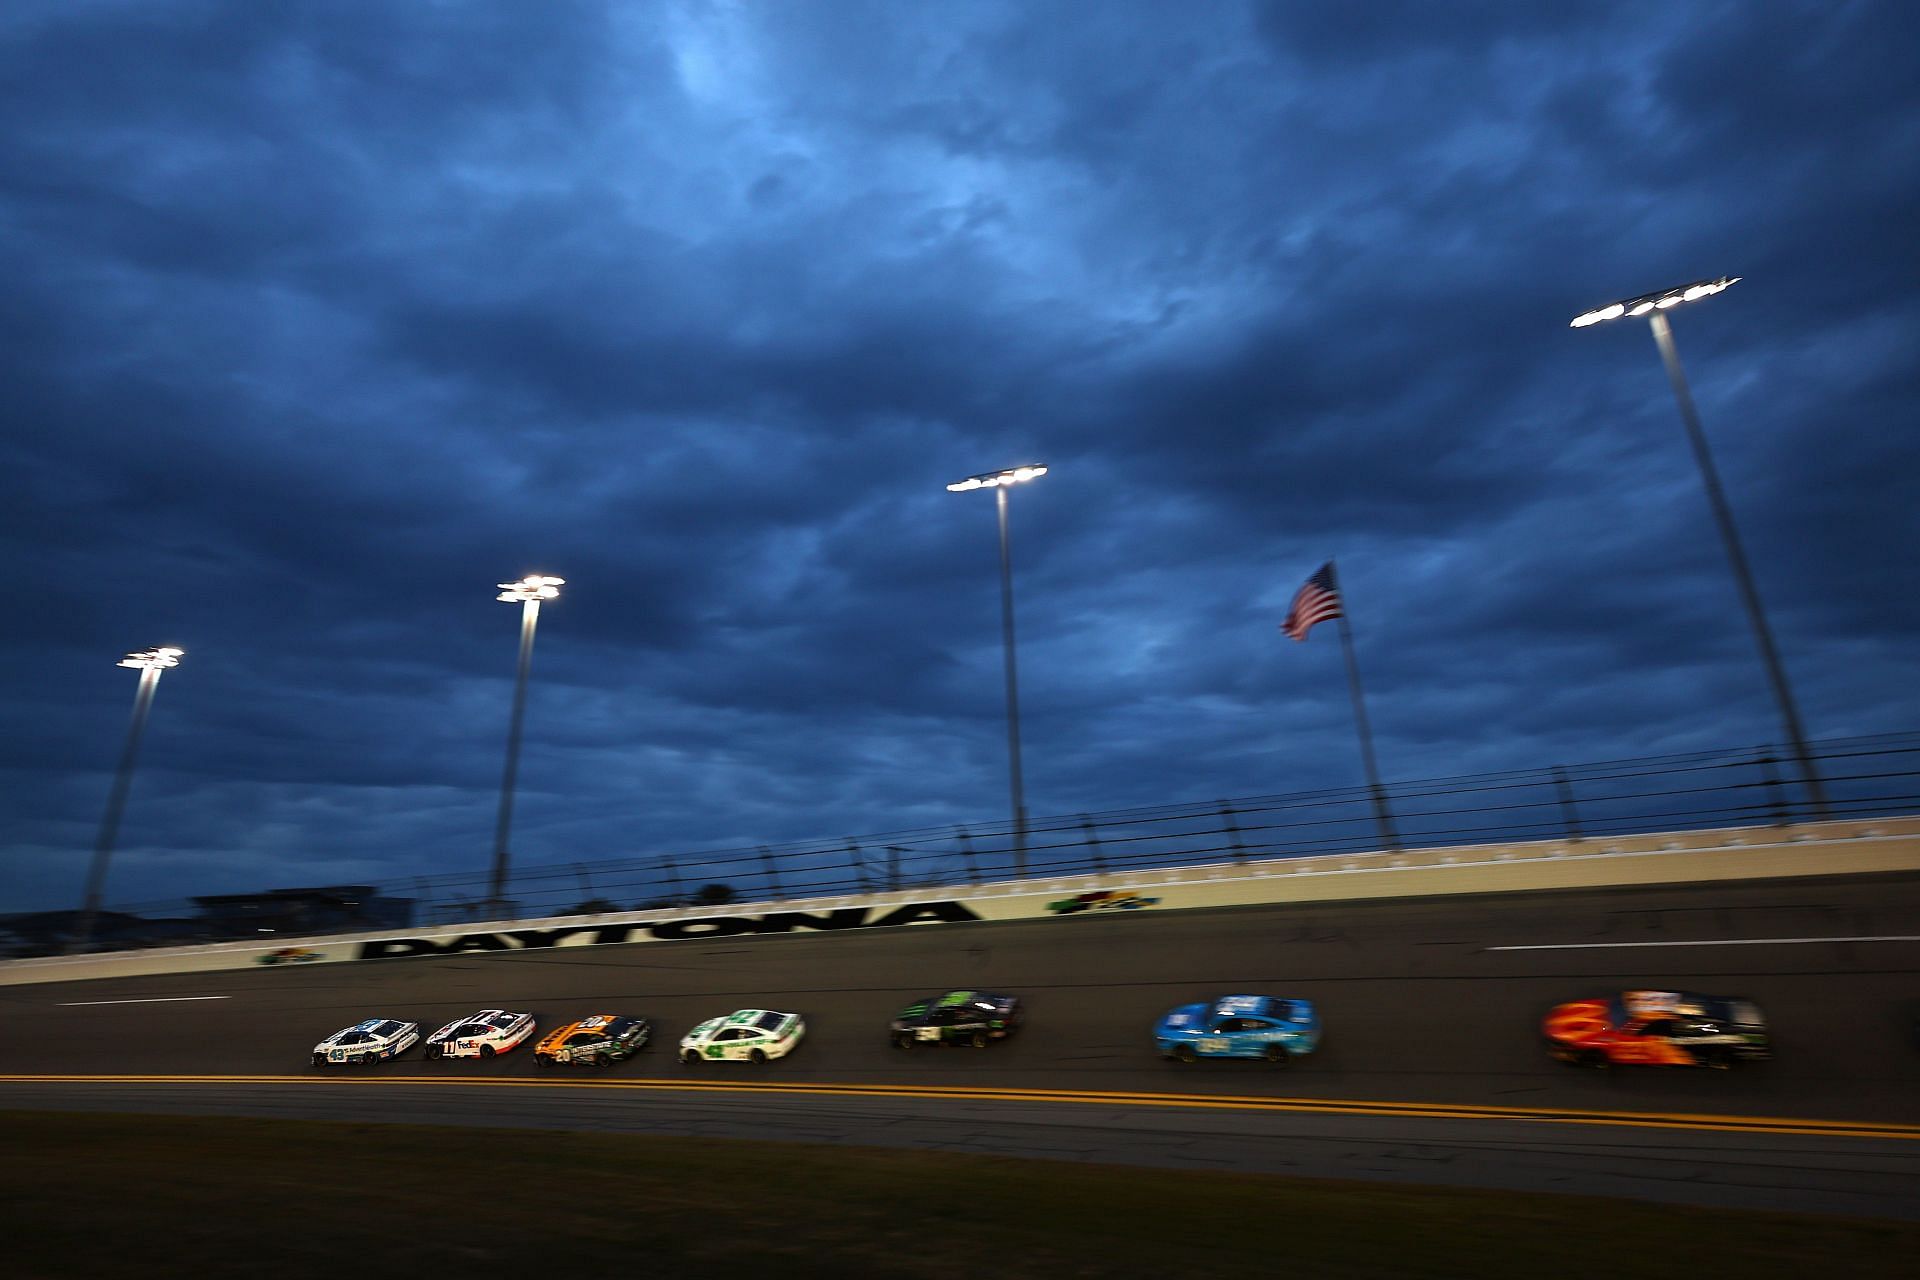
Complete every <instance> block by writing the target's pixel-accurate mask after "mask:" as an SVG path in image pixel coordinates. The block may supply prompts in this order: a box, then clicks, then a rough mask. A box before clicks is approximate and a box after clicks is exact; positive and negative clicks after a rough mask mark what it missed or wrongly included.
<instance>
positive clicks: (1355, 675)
mask: <svg viewBox="0 0 1920 1280" xmlns="http://www.w3.org/2000/svg"><path fill="white" fill-rule="evenodd" d="M1327 573H1328V576H1329V577H1330V578H1331V579H1332V581H1333V584H1334V587H1333V589H1334V594H1336V595H1338V596H1339V597H1340V612H1339V613H1338V614H1337V615H1335V616H1336V618H1337V620H1338V621H1339V623H1340V651H1341V652H1342V653H1344V654H1346V656H1347V692H1349V693H1350V694H1352V695H1353V720H1354V723H1355V724H1356V725H1358V726H1359V729H1360V755H1361V757H1362V758H1363V759H1364V760H1365V761H1366V765H1367V786H1368V788H1369V789H1370V790H1371V791H1372V792H1373V816H1374V820H1375V821H1377V822H1378V823H1379V824H1380V839H1381V840H1382V841H1384V842H1385V843H1386V846H1387V848H1388V849H1391V850H1392V851H1393V852H1395V853H1398V852H1400V833H1399V832H1398V831H1396V830H1394V826H1393V814H1392V812H1391V811H1390V810H1389V809H1388V808H1387V789H1386V788H1385V787H1383V786H1381V785H1380V765H1379V763H1378V762H1377V761H1375V760H1374V758H1373V729H1372V727H1371V726H1370V725H1369V724H1368V723H1367V699H1366V695H1365V694H1363V693H1362V692H1361V690H1360V663H1359V661H1358V660H1357V659H1355V657H1354V656H1353V628H1352V627H1350V626H1348V625H1347V598H1346V596H1345V595H1344V594H1342V593H1341V592H1340V576H1339V571H1338V570H1337V569H1335V568H1334V564H1333V561H1332V560H1329V561H1327Z"/></svg>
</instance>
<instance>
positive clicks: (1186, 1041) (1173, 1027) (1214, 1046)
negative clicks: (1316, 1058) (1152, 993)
mask: <svg viewBox="0 0 1920 1280" xmlns="http://www.w3.org/2000/svg"><path fill="white" fill-rule="evenodd" d="M1153 1040H1154V1043H1155V1044H1156V1045H1157V1046H1158V1047H1159V1049H1160V1056H1162V1057H1164V1058H1173V1059H1176V1060H1178V1061H1180V1062H1192V1061H1194V1060H1195V1059H1196V1058H1264V1059H1266V1060H1267V1061H1268V1062H1270V1063H1272V1064H1273V1065H1274V1066H1276V1067H1284V1066H1286V1065H1287V1064H1288V1063H1289V1062H1291V1061H1292V1060H1293V1059H1294V1058H1296V1057H1298V1056H1300V1055H1301V1054H1303V1053H1312V1052H1313V1051H1314V1050H1315V1049H1317V1048H1319V1047H1320V1015H1319V1014H1317V1013H1315V1012H1314V1008H1313V1004H1312V1002H1311V1001H1307V1000H1283V999H1281V998H1280V997H1278V996H1222V997H1220V998H1219V999H1218V1000H1215V1001H1214V1002H1213V1003H1212V1004H1186V1005H1181V1006H1180V1007H1179V1008H1178V1009H1174V1010H1172V1011H1170V1012H1169V1013H1168V1014H1167V1016H1166V1017H1164V1018H1162V1019H1160V1025H1159V1026H1157V1027H1155V1028H1154V1029H1153Z"/></svg>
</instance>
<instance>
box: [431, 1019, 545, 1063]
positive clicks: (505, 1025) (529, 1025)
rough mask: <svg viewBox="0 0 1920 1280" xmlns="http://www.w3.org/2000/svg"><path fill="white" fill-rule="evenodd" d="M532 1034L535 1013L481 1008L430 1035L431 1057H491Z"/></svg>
mask: <svg viewBox="0 0 1920 1280" xmlns="http://www.w3.org/2000/svg"><path fill="white" fill-rule="evenodd" d="M532 1034H533V1015H532V1014H530V1013H508V1012H507V1011H506V1010H504V1009H482V1010H481V1011H480V1012H478V1013H474V1014H469V1015H467V1016H466V1017H464V1018H455V1019H454V1020H453V1021H452V1022H449V1023H448V1024H447V1025H446V1026H444V1027H442V1028H440V1029H439V1030H438V1031H436V1032H434V1033H433V1034H432V1035H430V1036H428V1037H427V1048H426V1054H427V1056H428V1057H429V1058H491V1057H493V1056H494V1055H495V1054H497V1053H505V1052H506V1051H507V1050H509V1049H511V1048H513V1047H514V1046H515V1045H517V1044H519V1043H520V1042H521V1041H522V1040H525V1039H526V1038H527V1037H528V1036H530V1035H532Z"/></svg>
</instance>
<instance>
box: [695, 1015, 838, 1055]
mask: <svg viewBox="0 0 1920 1280" xmlns="http://www.w3.org/2000/svg"><path fill="white" fill-rule="evenodd" d="M806 1033H807V1023H806V1020H805V1019H804V1018H802V1017H801V1016H800V1015H799V1014H797V1013H775V1012H774V1011H773V1010H771V1009H740V1010H737V1011H735V1012H733V1013H730V1014H728V1015H727V1016H726V1017H724V1018H708V1019H707V1020H706V1021H705V1022H703V1023H701V1024H700V1025H699V1026H697V1027H695V1028H694V1029H693V1030H691V1031H689V1032H687V1034H686V1035H684V1036H682V1037H681V1039H680V1060H681V1061H682V1062H701V1061H704V1060H707V1059H710V1058H711V1059H715V1060H723V1059H729V1058H745V1059H746V1060H747V1061H749V1062H765V1061H766V1060H767V1059H769V1058H784V1057H786V1056H787V1055H788V1054H789V1053H792V1052H793V1047H794V1046H795V1045H797V1044H799V1043H800V1037H801V1036H803V1035H805V1034H806Z"/></svg>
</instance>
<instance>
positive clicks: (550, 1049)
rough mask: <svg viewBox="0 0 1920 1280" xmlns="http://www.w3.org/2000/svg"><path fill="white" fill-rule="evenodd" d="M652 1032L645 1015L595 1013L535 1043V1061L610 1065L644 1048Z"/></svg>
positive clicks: (542, 1062) (542, 1064)
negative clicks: (632, 1016) (625, 1015)
mask: <svg viewBox="0 0 1920 1280" xmlns="http://www.w3.org/2000/svg"><path fill="white" fill-rule="evenodd" d="M652 1034H653V1024H652V1023H651V1022H648V1021H647V1020H646V1019H645V1018H624V1017H621V1016H620V1015H618V1014H613V1013H600V1014H595V1015H594V1016H593V1017H591V1018H582V1019H580V1021H578V1022H569V1023H568V1024H567V1025H566V1026H564V1027H561V1028H560V1029H559V1030H558V1031H554V1032H550V1033H549V1034H548V1035H547V1038H546V1039H544V1040H542V1041H541V1042H540V1043H539V1044H537V1045H535V1046H534V1047H533V1062H534V1065H535V1066H539V1067H550V1066H552V1065H554V1064H555V1063H557V1062H585V1063H590V1064H592V1065H593V1066H596V1067H610V1066H612V1065H613V1064H614V1063H616V1062H619V1061H621V1060H622V1059H625V1058H631V1057H632V1056H633V1055H634V1054H636V1053H638V1052H640V1050H642V1049H644V1048H645V1047H646V1044H647V1040H648V1038H649V1037H650V1036H652Z"/></svg>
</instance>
